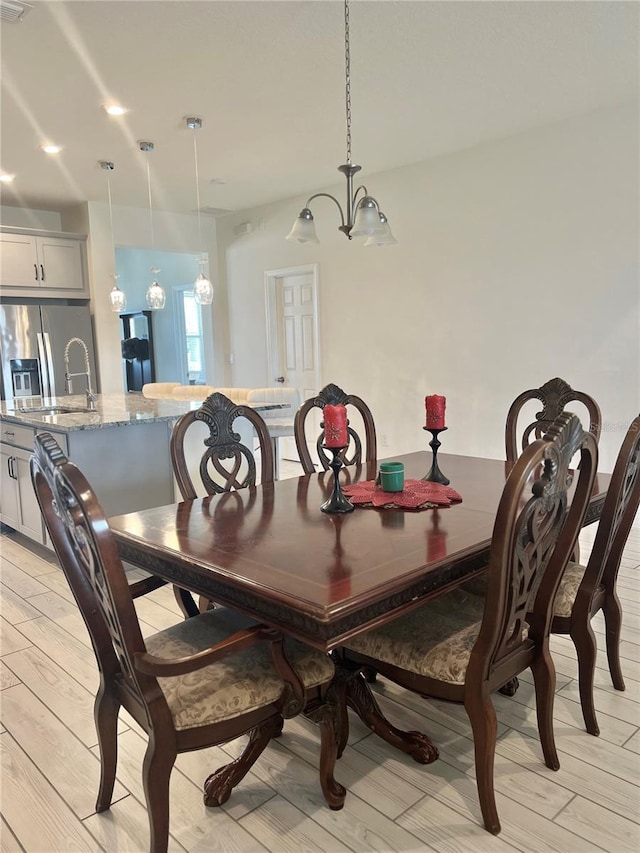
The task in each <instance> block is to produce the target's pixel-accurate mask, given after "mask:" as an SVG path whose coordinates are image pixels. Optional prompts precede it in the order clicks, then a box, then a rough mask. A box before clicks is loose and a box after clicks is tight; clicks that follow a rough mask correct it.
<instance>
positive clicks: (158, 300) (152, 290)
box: [138, 140, 167, 311]
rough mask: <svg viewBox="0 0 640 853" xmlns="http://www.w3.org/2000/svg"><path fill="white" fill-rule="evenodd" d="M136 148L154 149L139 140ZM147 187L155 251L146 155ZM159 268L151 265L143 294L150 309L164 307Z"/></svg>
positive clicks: (164, 298)
mask: <svg viewBox="0 0 640 853" xmlns="http://www.w3.org/2000/svg"><path fill="white" fill-rule="evenodd" d="M138 148H139V149H140V151H143V152H144V153H145V154H147V155H148V154H150V153H151V152H152V151H153V149H154V144H153V142H146V141H144V140H141V141H140V142H138ZM147 187H148V190H149V225H150V229H151V251H152V252H153V251H155V240H154V233H153V204H152V199H151V169H150V168H149V157H148V156H147ZM159 272H160V270H159V269H158V268H157V267H151V275H152V276H153V281H152V282H151V284H150V285H149V287H148V288H147V292H146V294H145V299H146V300H147V305H148V306H149V308H151V310H152V311H160V310H161V309H162V308H164V306H165V303H166V301H167V295H166V293H165V292H164V288H162V287H161V285H160V284H159V283H158V280H157V278H156V276H157V275H158V273H159Z"/></svg>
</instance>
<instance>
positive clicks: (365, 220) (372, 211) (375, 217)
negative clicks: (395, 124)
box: [285, 0, 398, 246]
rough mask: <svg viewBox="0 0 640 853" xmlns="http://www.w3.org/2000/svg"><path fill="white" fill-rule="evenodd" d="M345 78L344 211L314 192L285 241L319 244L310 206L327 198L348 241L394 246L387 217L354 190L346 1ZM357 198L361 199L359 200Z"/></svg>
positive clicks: (371, 200)
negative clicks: (332, 205)
mask: <svg viewBox="0 0 640 853" xmlns="http://www.w3.org/2000/svg"><path fill="white" fill-rule="evenodd" d="M344 46H345V50H344V58H345V66H344V76H345V111H346V116H347V162H346V163H344V164H343V165H342V166H338V171H339V172H342V174H343V175H344V176H345V178H346V179H347V201H346V206H345V210H344V211H343V209H342V206H341V204H340V202H339V201H338V199H337V198H335V196H332V195H331V194H330V193H315V194H314V195H312V196H311V197H310V198H309V199H307V203H306V204H305V206H304V208H303V209H302V210H301V211H300V213H299V214H298V217H297V219H296V220H295V222H294V223H293V227H292V228H291V231H290V232H289V233H288V234H287V236H286V238H285V239H287V240H292V241H293V242H295V243H318V242H319V240H318V237H317V235H316V227H315V224H314V221H313V214H312V213H311V209H310V207H309V205H310V204H311V202H312V201H313V200H314V199H316V198H321V197H324V198H330V199H331V201H333V202H334V204H335V205H336V207H337V208H338V210H339V212H340V219H341V220H342V225H339V226H338V230H339V231H342V233H343V234H345V235H346V236H347V237H348V238H349V240H351V239H352V237H368V238H369V239H368V240H367V241H366V242H365V246H384V245H389V244H391V243H397V242H398V241H397V240H396V239H395V237H394V236H393V234H392V233H391V230H390V228H389V224H388V222H387V217H386V216H385V215H384V214H383V213H381V211H380V207H379V205H378V202H377V201H376V199H375V198H373V196H370V195H369V192H368V190H367V188H366V187H365V186H364V185H362V186H359V187H358V188H357V189H356V190H355V191H354V189H353V176H354V175H355V174H356V173H357V172H359V171H360V168H361V167H360V166H356V165H355V163H352V162H351V47H350V41H349V0H345V3H344ZM358 196H360V199H359V200H358Z"/></svg>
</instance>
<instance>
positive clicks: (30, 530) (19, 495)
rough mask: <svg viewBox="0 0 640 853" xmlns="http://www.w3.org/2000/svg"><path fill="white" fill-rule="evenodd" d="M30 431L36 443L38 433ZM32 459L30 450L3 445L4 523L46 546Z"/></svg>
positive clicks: (0, 494)
mask: <svg viewBox="0 0 640 853" xmlns="http://www.w3.org/2000/svg"><path fill="white" fill-rule="evenodd" d="M18 429H20V430H21V432H22V433H24V432H27V430H25V429H24V428H18ZM5 432H6V430H5V429H4V428H3V433H5ZM29 432H30V433H31V436H30V438H31V444H33V435H34V430H29ZM30 459H31V450H30V449H26V448H23V447H15V446H13V445H12V444H6V443H4V442H3V443H2V444H0V465H1V466H2V467H1V469H0V521H2V522H3V524H6V525H7V526H9V527H12V528H13V529H14V530H17V531H18V532H19V533H22V534H24V535H25V536H28V537H29V539H33V540H35V541H36V542H39V543H40V544H41V545H42V544H44V541H45V540H44V525H43V522H42V516H41V514H40V507H39V505H38V500H37V498H36V495H35V492H34V490H33V485H32V483H31V472H30V468H29V462H30Z"/></svg>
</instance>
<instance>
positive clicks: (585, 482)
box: [338, 413, 598, 834]
mask: <svg viewBox="0 0 640 853" xmlns="http://www.w3.org/2000/svg"><path fill="white" fill-rule="evenodd" d="M578 451H579V452H580V469H579V471H578V472H577V474H576V478H577V483H576V488H575V491H574V493H573V497H572V500H571V504H570V507H569V509H567V491H568V488H569V484H570V482H571V473H570V471H569V464H570V462H571V459H572V457H573V456H574V453H576V452H578ZM597 453H598V452H597V445H596V442H595V439H594V437H593V436H592V435H591V434H590V433H587V432H585V431H584V430H583V429H582V426H581V424H580V420H579V419H578V417H577V416H576V415H570V414H568V413H564V414H561V415H559V417H558V418H557V419H556V420H555V421H554V422H553V424H552V425H551V426H550V427H549V429H548V431H547V433H546V434H545V435H544V437H543V438H540V439H538V440H536V441H534V442H533V443H532V444H530V445H529V446H528V447H527V448H526V449H525V451H524V452H523V453H522V455H521V456H520V458H519V459H518V461H517V462H516V463H515V465H514V467H513V469H512V471H511V473H510V474H509V477H508V479H507V482H506V484H505V487H504V491H503V493H502V497H501V499H500V503H499V506H498V512H497V515H496V520H495V524H494V528H493V536H492V540H491V548H490V555H489V566H488V571H487V585H486V595H485V596H484V597H482V596H479V595H475V594H472V593H471V592H469V591H468V590H466V589H464V588H455V589H453V590H451V591H450V592H446V593H444V594H443V595H440V596H438V597H436V598H434V599H433V600H432V601H429V602H428V603H427V604H424V605H422V606H421V607H419V608H417V609H414V610H413V611H411V612H409V613H406V614H405V615H403V616H399V617H398V619H396V620H394V621H393V622H390V623H388V624H387V625H384V626H383V627H380V628H378V629H375V630H372V631H369V632H367V633H363V634H360V635H358V636H356V637H353V638H352V639H350V640H349V641H348V642H347V644H346V646H345V647H344V648H343V649H342V650H341V652H340V656H341V663H340V665H341V667H343V668H344V669H347V670H349V669H352V670H355V671H356V672H359V671H360V670H362V671H364V672H366V670H367V669H373V670H374V671H375V672H378V673H380V674H381V675H383V676H386V677H387V678H390V679H391V680H392V681H395V682H396V683H397V684H399V685H401V686H402V687H405V688H407V689H408V690H412V691H414V692H415V693H418V694H420V695H422V696H433V697H436V698H438V699H444V700H449V701H452V702H459V703H463V704H464V707H465V709H466V711H467V714H468V716H469V721H470V723H471V729H472V732H473V741H474V749H475V767H476V779H477V785H478V795H479V800H480V807H481V811H482V817H483V820H484V825H485V827H486V829H487V830H488V831H489V832H492V833H494V834H497V833H498V832H500V821H499V818H498V811H497V808H496V801H495V793H494V787H493V765H494V757H495V747H496V730H497V720H496V712H495V709H494V706H493V703H492V701H491V693H492V692H493V691H495V690H497V689H498V688H500V687H501V685H503V684H504V683H505V682H507V681H509V680H510V679H512V678H513V677H514V676H516V675H517V674H518V673H520V672H522V671H523V670H525V669H527V668H529V667H530V668H531V670H532V672H533V677H534V681H535V692H536V704H537V716H538V731H539V735H540V741H541V744H542V751H543V754H544V761H545V764H546V765H547V767H549V768H551V769H552V770H557V769H558V767H559V762H558V755H557V752H556V747H555V740H554V735H553V699H554V690H555V669H554V666H553V661H552V659H551V655H550V653H549V627H550V622H551V610H552V602H553V599H554V596H555V593H556V591H557V589H558V584H559V583H560V576H561V573H562V571H563V569H564V568H565V566H566V563H567V560H568V559H569V556H570V554H571V551H572V548H573V545H574V543H575V540H576V537H577V536H578V532H579V530H580V526H581V524H582V520H583V518H584V515H585V512H586V508H587V504H588V500H589V497H590V495H591V491H592V487H593V482H594V477H595V472H596V467H597ZM463 498H464V496H463ZM359 677H362V676H359ZM354 695H356V696H357V691H354V690H347V692H346V696H345V697H344V702H349V704H351V705H353V699H352V698H350V697H353V696H354ZM343 696H344V694H343ZM353 706H354V707H357V706H356V705H353ZM358 710H359V713H363V710H364V718H365V722H367V723H368V724H369V725H370V727H371V728H373V730H374V731H377V733H378V734H380V735H381V736H383V737H386V739H387V740H389V742H390V743H393V744H394V745H396V746H399V747H400V749H404V750H405V751H406V752H407V753H409V754H412V752H413V750H414V749H415V745H414V743H413V741H412V739H411V738H410V737H408V736H405V739H404V741H403V739H402V733H400V732H398V730H397V729H395V727H390V726H385V725H382V724H381V720H383V718H381V717H380V716H379V715H378V716H377V717H376V715H375V714H373V715H372V714H371V713H370V711H371V709H367V708H364V709H362V708H359V709H358ZM376 710H377V709H376ZM343 714H345V715H346V711H345V710H344V707H343ZM367 715H368V718H367ZM343 735H344V732H343ZM343 747H344V739H343V741H342V743H341V744H340V747H339V750H338V754H341V749H342V748H343Z"/></svg>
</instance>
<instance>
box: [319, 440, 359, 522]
mask: <svg viewBox="0 0 640 853" xmlns="http://www.w3.org/2000/svg"><path fill="white" fill-rule="evenodd" d="M322 446H323V448H324V449H325V450H330V451H331V453H332V454H333V459H332V460H331V462H330V463H329V466H330V467H331V470H332V471H333V491H332V492H331V495H330V497H329V498H327V500H326V501H325V502H324V503H323V504H321V505H320V509H321V510H322V512H353V510H354V506H353V504H352V503H351V501H349V500H347V498H346V497H345V496H344V493H343V491H342V488H341V486H340V478H339V477H338V474H339V472H340V469H341V468H342V457H341V456H340V454H341V453H342V451H343V450H344V447H327V446H326V445H325V444H323V445H322Z"/></svg>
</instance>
